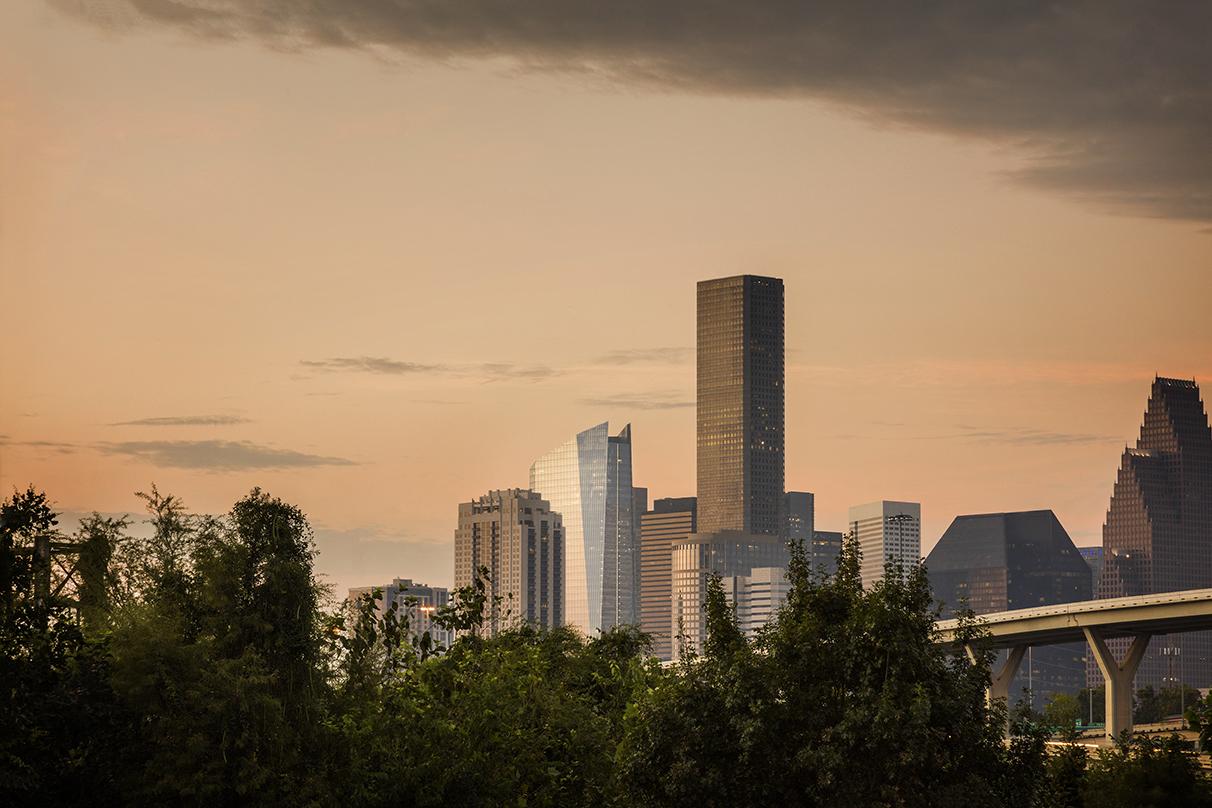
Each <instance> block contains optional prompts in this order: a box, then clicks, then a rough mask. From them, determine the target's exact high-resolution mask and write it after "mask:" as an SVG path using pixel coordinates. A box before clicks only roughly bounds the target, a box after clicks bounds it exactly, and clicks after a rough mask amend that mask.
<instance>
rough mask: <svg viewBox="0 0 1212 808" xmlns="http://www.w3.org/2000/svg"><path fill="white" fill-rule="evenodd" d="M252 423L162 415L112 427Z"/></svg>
mask: <svg viewBox="0 0 1212 808" xmlns="http://www.w3.org/2000/svg"><path fill="white" fill-rule="evenodd" d="M248 423H252V421H251V420H250V419H248V418H241V417H240V416H238V415H161V416H157V417H154V418H137V419H135V420H134V421H118V422H116V423H113V424H110V426H232V425H234V424H248Z"/></svg>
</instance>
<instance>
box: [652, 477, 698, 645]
mask: <svg viewBox="0 0 1212 808" xmlns="http://www.w3.org/2000/svg"><path fill="white" fill-rule="evenodd" d="M696 511H697V508H696V505H695V498H694V497H667V498H664V499H658V500H655V501H654V502H653V503H652V510H651V511H648V512H647V513H645V514H643V515H642V516H641V517H640V630H641V631H643V632H644V633H645V634H647V635H649V636H650V637H652V653H653V655H654V656H655V657H656V658H657V659H660V660H663V661H664V660H670V659H673V635H674V629H673V585H672V583H671V581H672V573H673V562H672V558H673V541H674V540H675V539H685V538H687V537H689V536H690V534H692V533H694V531H695V524H696V523H695V514H696Z"/></svg>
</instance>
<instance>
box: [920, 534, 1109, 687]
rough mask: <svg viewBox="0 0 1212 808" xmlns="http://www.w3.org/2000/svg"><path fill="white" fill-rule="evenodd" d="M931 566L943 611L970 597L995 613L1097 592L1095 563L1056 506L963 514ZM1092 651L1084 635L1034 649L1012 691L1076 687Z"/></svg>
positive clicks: (948, 613) (976, 606)
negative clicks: (1083, 551)
mask: <svg viewBox="0 0 1212 808" xmlns="http://www.w3.org/2000/svg"><path fill="white" fill-rule="evenodd" d="M926 569H927V570H928V572H929V575H930V587H931V589H933V590H934V597H935V598H936V599H938V600H940V601H942V604H943V610H942V616H943V617H944V618H947V617H952V616H954V613H955V611H956V610H957V609H959V608H960V607H961V605H963V604H965V603H966V604H967V606H968V607H969V608H971V609H972V610H973V611H974V612H976V613H977V614H989V613H990V612H1003V611H1007V610H1010V609H1027V608H1031V607H1032V606H1049V605H1052V604H1055V603H1072V602H1073V601H1077V600H1089V599H1090V596H1091V594H1090V593H1091V586H1090V567H1089V566H1088V565H1087V564H1086V562H1085V560H1084V559H1083V558H1082V557H1081V554H1080V553H1079V552H1078V549H1077V547H1075V546H1074V545H1073V541H1072V540H1071V539H1070V538H1069V534H1068V533H1067V532H1065V528H1064V527H1063V526H1062V525H1061V523H1060V520H1058V519H1057V518H1056V514H1054V513H1053V512H1052V511H1021V512H1017V513H987V514H976V515H970V516H957V517H956V518H955V521H953V522H952V523H951V526H950V527H948V528H947V531H946V532H945V533H944V534H943V537H942V538H941V539H939V540H938V544H936V545H935V546H934V549H933V550H931V551H930V555H929V556H928V557H927V559H926ZM1085 656H1086V645H1085V643H1084V642H1079V643H1067V644H1064V645H1053V646H1044V647H1040V648H1035V649H1033V650H1032V654H1031V661H1030V666H1029V667H1028V665H1027V663H1026V662H1024V663H1023V668H1022V670H1021V671H1020V675H1019V678H1018V679H1017V680H1016V682H1015V683H1013V684H1011V687H1010V693H1011V694H1013V695H1014V696H1015V697H1017V694H1018V693H1019V692H1020V691H1021V690H1022V688H1023V687H1027V686H1028V685H1029V686H1030V688H1031V690H1032V691H1034V692H1035V693H1037V694H1040V695H1042V696H1044V697H1046V696H1047V694H1049V693H1056V692H1061V693H1076V692H1077V691H1078V690H1080V689H1081V688H1083V687H1085V684H1086V670H1085V668H1086V666H1085V662H1084V660H1085ZM1035 703H1036V704H1037V705H1039V704H1041V703H1042V701H1041V700H1040V699H1036V701H1035Z"/></svg>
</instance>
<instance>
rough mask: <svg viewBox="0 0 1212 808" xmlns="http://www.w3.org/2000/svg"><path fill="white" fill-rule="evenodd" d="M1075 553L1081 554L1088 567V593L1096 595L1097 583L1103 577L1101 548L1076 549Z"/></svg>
mask: <svg viewBox="0 0 1212 808" xmlns="http://www.w3.org/2000/svg"><path fill="white" fill-rule="evenodd" d="M1077 551H1078V552H1079V553H1081V554H1082V558H1083V559H1084V560H1085V562H1086V563H1087V564H1088V565H1089V566H1090V583H1091V587H1090V591H1091V592H1093V593H1097V592H1098V582H1099V580H1101V579H1102V577H1103V548H1102V546H1095V547H1078V548H1077ZM1091 597H1093V595H1091Z"/></svg>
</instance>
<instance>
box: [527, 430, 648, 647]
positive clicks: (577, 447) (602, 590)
mask: <svg viewBox="0 0 1212 808" xmlns="http://www.w3.org/2000/svg"><path fill="white" fill-rule="evenodd" d="M530 487H531V488H532V489H533V490H535V491H538V492H541V493H542V495H543V497H544V498H545V499H547V500H548V501H549V502H551V508H552V510H554V511H556V512H558V513H559V514H560V515H561V516H562V517H563V524H564V548H565V564H564V622H565V623H566V624H568V625H572V626H576V627H577V628H578V629H580V630H581V631H583V632H585V633H586V634H594V633H596V632H597V631H599V630H601V629H608V628H611V627H612V626H617V625H625V624H632V623H635V622H636V613H637V611H638V603H637V597H638V594H639V584H638V581H637V580H636V577H637V572H638V569H639V565H638V563H637V560H636V552H637V541H636V538H637V537H636V536H635V532H634V531H635V519H634V518H633V515H632V507H633V505H634V502H635V497H634V492H633V491H632V488H631V425H630V424H628V425H627V426H625V427H623V431H622V432H620V433H619V434H618V435H617V436H611V435H610V425H609V424H606V423H602V424H598V425H597V426H595V427H592V428H590V429H586V430H585V431H584V432H581V433H579V434H578V435H576V436H574V437H573V438H571V439H570V440H568V441H567V442H566V443H564V444H562V445H560V446H558V447H556V448H555V449H553V450H552V451H550V452H548V453H547V454H545V455H543V456H542V457H540V458H539V459H538V460H536V461H535V462H534V464H533V465H531V467H530Z"/></svg>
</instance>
